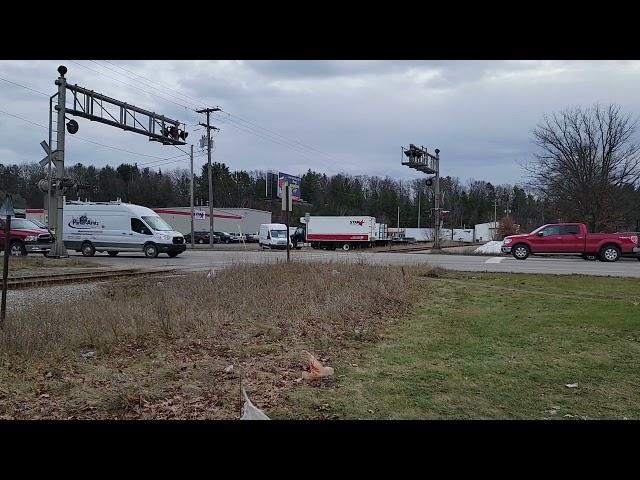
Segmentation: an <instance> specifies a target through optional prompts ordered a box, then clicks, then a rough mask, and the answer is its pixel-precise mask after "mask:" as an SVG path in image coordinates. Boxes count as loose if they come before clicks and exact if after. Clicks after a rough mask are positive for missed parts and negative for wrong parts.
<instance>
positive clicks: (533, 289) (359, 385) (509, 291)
mask: <svg viewBox="0 0 640 480" xmlns="http://www.w3.org/2000/svg"><path fill="white" fill-rule="evenodd" d="M638 292H640V281H639V280H635V279H621V278H596V277H581V276H545V275H519V274H470V273H469V274H459V273H458V274H456V273H446V274H444V275H441V276H440V278H434V279H427V280H426V282H425V292H424V296H423V299H422V301H421V304H420V305H419V306H418V307H417V308H416V310H415V314H414V315H411V316H409V317H408V318H406V319H404V320H398V321H397V322H395V323H394V324H392V326H391V327H389V328H388V329H387V331H386V333H385V334H384V335H383V337H382V339H381V340H380V341H379V342H376V343H374V344H371V345H368V346H366V347H364V348H363V349H361V350H360V351H359V352H356V353H353V352H352V353H348V352H345V354H344V355H343V356H341V357H340V358H339V359H336V361H335V364H333V366H334V367H336V376H337V378H336V380H335V382H333V383H331V384H327V385H318V386H304V387H302V388H300V389H296V390H294V391H292V392H291V393H290V394H289V401H290V402H291V403H292V404H294V405H296V408H297V409H298V414H299V418H318V417H321V418H341V419H553V418H557V419H580V418H583V419H585V418H589V419H623V418H628V419H632V418H633V419H637V418H640V396H639V395H638V392H639V391H640V371H639V369H638V365H640V305H639V302H640V299H639V296H638ZM574 383H577V384H578V387H577V388H568V387H567V386H566V384H574Z"/></svg>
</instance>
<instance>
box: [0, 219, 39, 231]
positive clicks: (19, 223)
mask: <svg viewBox="0 0 640 480" xmlns="http://www.w3.org/2000/svg"><path fill="white" fill-rule="evenodd" d="M0 227H2V228H4V220H0ZM39 228H40V227H38V226H37V225H36V224H35V223H33V222H32V221H31V220H27V219H26V218H17V217H11V230H13V229H16V230H19V229H27V230H34V229H35V230H38V229H39Z"/></svg>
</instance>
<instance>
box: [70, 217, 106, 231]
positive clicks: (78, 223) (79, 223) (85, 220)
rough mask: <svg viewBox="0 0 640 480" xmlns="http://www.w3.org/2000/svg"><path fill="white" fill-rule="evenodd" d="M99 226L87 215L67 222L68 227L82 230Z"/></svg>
mask: <svg viewBox="0 0 640 480" xmlns="http://www.w3.org/2000/svg"><path fill="white" fill-rule="evenodd" d="M98 225H100V224H99V223H98V222H97V221H96V220H93V219H91V218H89V217H87V215H86V214H85V215H80V216H79V217H71V221H70V222H69V226H70V227H71V228H77V229H83V228H93V227H97V226H98Z"/></svg>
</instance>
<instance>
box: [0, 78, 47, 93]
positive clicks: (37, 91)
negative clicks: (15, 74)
mask: <svg viewBox="0 0 640 480" xmlns="http://www.w3.org/2000/svg"><path fill="white" fill-rule="evenodd" d="M0 80H2V81H3V82H7V83H10V84H12V85H16V86H18V87H22V88H26V89H27V90H31V91H32V92H36V93H39V94H40V95H44V96H45V97H48V96H49V94H48V93H44V92H41V91H40V90H36V89H35V88H31V87H27V86H26V85H22V84H21V83H17V82H12V81H11V80H7V79H6V78H2V77H0Z"/></svg>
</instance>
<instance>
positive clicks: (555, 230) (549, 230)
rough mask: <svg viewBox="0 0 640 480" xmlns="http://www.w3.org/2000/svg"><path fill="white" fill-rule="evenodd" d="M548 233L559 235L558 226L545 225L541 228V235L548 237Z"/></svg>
mask: <svg viewBox="0 0 640 480" xmlns="http://www.w3.org/2000/svg"><path fill="white" fill-rule="evenodd" d="M550 235H560V226H558V225H555V226H553V227H547V228H545V229H544V230H542V236H543V237H548V236H550Z"/></svg>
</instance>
